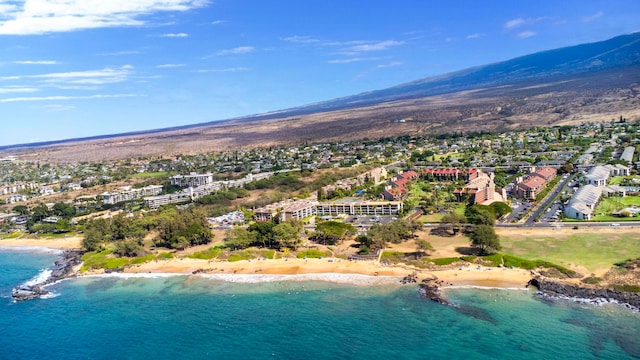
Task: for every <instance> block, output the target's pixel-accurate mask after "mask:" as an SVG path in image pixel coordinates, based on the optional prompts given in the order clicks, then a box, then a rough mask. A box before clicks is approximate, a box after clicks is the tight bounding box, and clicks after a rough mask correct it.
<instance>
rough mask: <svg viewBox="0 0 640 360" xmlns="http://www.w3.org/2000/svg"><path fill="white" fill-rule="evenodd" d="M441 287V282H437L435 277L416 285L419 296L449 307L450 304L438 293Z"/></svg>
mask: <svg viewBox="0 0 640 360" xmlns="http://www.w3.org/2000/svg"><path fill="white" fill-rule="evenodd" d="M441 285H442V281H441V280H438V278H437V277H435V276H434V277H432V278H427V279H424V280H422V282H421V283H420V285H418V286H419V292H420V296H421V297H423V298H426V299H429V300H431V301H435V302H437V303H440V304H444V305H451V303H450V302H449V301H448V300H447V299H445V297H444V296H442V293H441V292H440V286H441Z"/></svg>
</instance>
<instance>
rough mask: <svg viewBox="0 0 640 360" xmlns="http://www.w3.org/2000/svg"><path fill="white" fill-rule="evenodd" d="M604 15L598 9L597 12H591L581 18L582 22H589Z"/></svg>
mask: <svg viewBox="0 0 640 360" xmlns="http://www.w3.org/2000/svg"><path fill="white" fill-rule="evenodd" d="M603 16H604V12H602V11H598V12H597V13H595V14H593V15H589V16H585V17H583V18H582V21H583V22H591V21H593V20H596V19H598V18H601V17H603Z"/></svg>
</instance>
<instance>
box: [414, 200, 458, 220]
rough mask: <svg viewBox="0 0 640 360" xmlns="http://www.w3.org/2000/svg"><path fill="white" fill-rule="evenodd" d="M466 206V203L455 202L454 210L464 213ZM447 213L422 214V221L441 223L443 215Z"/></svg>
mask: <svg viewBox="0 0 640 360" xmlns="http://www.w3.org/2000/svg"><path fill="white" fill-rule="evenodd" d="M465 208H466V205H465V204H462V203H459V204H455V209H454V212H455V213H456V214H459V215H464V210H465ZM444 215H445V214H431V215H422V216H421V217H420V221H422V222H423V223H439V222H441V221H442V217H443V216H444Z"/></svg>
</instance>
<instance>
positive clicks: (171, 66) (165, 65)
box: [156, 64, 186, 69]
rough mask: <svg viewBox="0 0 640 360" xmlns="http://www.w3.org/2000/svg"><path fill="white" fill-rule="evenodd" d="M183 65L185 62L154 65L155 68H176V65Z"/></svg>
mask: <svg viewBox="0 0 640 360" xmlns="http://www.w3.org/2000/svg"><path fill="white" fill-rule="evenodd" d="M184 66H186V64H160V65H156V68H158V69H169V68H178V67H184Z"/></svg>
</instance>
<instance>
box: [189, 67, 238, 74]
mask: <svg viewBox="0 0 640 360" xmlns="http://www.w3.org/2000/svg"><path fill="white" fill-rule="evenodd" d="M249 70H251V69H250V68H246V67H233V68H224V69H199V70H194V71H193V72H196V73H225V72H239V71H249Z"/></svg>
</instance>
